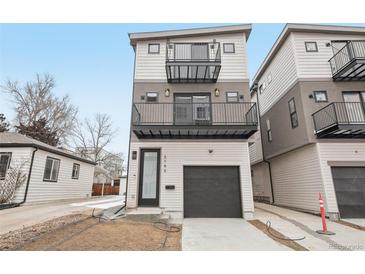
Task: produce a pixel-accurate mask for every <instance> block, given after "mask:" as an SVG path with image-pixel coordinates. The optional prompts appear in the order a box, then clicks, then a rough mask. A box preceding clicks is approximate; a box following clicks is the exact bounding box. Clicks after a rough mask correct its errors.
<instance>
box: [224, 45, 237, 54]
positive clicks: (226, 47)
mask: <svg viewBox="0 0 365 274" xmlns="http://www.w3.org/2000/svg"><path fill="white" fill-rule="evenodd" d="M223 52H224V53H235V48H234V43H223Z"/></svg>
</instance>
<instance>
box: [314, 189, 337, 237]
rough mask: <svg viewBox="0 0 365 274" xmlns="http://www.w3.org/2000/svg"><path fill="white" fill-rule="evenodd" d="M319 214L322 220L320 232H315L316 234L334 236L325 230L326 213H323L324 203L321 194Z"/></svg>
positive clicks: (320, 194)
mask: <svg viewBox="0 0 365 274" xmlns="http://www.w3.org/2000/svg"><path fill="white" fill-rule="evenodd" d="M319 212H320V213H321V218H322V230H317V233H319V234H326V235H335V233H333V232H330V231H328V230H327V224H326V213H325V211H324V202H323V197H322V193H319Z"/></svg>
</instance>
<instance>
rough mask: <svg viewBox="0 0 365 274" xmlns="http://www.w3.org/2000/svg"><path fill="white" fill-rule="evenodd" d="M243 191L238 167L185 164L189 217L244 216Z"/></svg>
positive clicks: (185, 207) (187, 214) (186, 200)
mask: <svg viewBox="0 0 365 274" xmlns="http://www.w3.org/2000/svg"><path fill="white" fill-rule="evenodd" d="M240 193H241V191H240V183H239V169H238V167H232V166H186V167H184V216H185V217H187V218H241V217H242V211H241V198H240Z"/></svg>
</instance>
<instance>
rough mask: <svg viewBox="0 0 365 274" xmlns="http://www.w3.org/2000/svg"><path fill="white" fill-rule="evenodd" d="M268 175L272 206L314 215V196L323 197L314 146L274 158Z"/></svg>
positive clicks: (315, 210)
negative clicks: (285, 207)
mask: <svg viewBox="0 0 365 274" xmlns="http://www.w3.org/2000/svg"><path fill="white" fill-rule="evenodd" d="M270 162H271V174H272V180H273V189H274V197H275V204H278V205H283V206H288V207H293V208H299V209H303V210H308V211H313V212H318V211H319V204H318V193H319V192H322V193H323V186H322V176H321V169H320V165H319V158H318V151H317V147H316V145H315V144H313V145H307V146H305V147H302V148H299V149H296V150H294V151H291V152H288V153H285V154H283V155H281V156H278V157H275V158H273V159H272V160H270Z"/></svg>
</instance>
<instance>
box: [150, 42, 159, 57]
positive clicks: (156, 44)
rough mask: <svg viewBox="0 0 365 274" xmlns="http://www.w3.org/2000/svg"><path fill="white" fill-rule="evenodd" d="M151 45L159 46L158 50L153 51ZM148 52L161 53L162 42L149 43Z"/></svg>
mask: <svg viewBox="0 0 365 274" xmlns="http://www.w3.org/2000/svg"><path fill="white" fill-rule="evenodd" d="M151 46H157V48H158V51H151ZM148 54H160V44H158V43H151V44H148Z"/></svg>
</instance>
